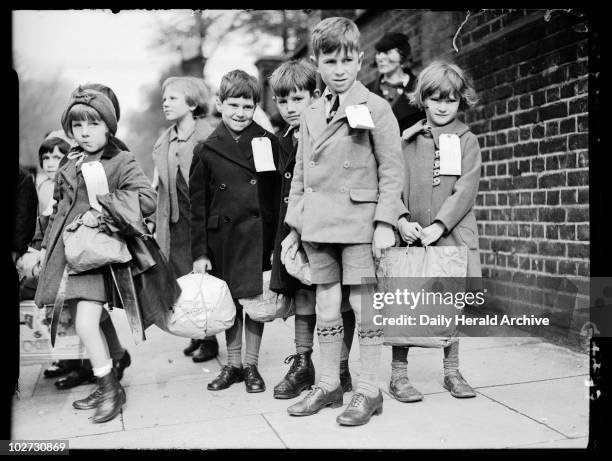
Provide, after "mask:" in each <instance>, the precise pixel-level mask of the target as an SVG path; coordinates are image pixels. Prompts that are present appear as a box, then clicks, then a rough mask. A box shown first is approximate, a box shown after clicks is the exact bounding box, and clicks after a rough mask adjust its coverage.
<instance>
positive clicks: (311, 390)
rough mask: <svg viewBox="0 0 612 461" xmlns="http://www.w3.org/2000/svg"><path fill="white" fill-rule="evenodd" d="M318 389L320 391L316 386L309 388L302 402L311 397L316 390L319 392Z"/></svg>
mask: <svg viewBox="0 0 612 461" xmlns="http://www.w3.org/2000/svg"><path fill="white" fill-rule="evenodd" d="M319 389H320V387H318V386H312V387H311V388H310V390H309V391H308V393H307V394H306V397H304V400H306V399H307V398H309V397H312V396H313V395H314V394H315V392H317V390H319Z"/></svg>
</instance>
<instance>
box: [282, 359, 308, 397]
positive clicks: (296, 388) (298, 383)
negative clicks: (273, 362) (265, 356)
mask: <svg viewBox="0 0 612 461" xmlns="http://www.w3.org/2000/svg"><path fill="white" fill-rule="evenodd" d="M311 354H312V352H304V353H298V354H294V355H290V356H289V357H287V358H285V363H289V362H292V363H291V367H290V368H289V371H288V372H287V374H286V375H285V377H284V378H283V380H282V381H281V382H280V383H278V384H277V385H276V386H274V398H275V399H292V398H294V397H297V396H298V395H300V394H301V393H302V391H303V390H304V389H307V388H309V387H310V386H312V385H313V384H314V380H315V369H314V365H313V364H312V360H311V358H310V356H311Z"/></svg>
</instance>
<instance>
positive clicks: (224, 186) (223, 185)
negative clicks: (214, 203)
mask: <svg viewBox="0 0 612 461" xmlns="http://www.w3.org/2000/svg"><path fill="white" fill-rule="evenodd" d="M226 187H227V186H226V185H225V184H220V185H219V190H225V188H226Z"/></svg>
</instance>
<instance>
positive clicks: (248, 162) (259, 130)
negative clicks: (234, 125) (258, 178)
mask: <svg viewBox="0 0 612 461" xmlns="http://www.w3.org/2000/svg"><path fill="white" fill-rule="evenodd" d="M267 135H268V132H267V131H266V130H265V129H264V128H263V127H261V126H260V125H258V124H257V123H256V122H253V123H251V124H250V125H249V126H248V127H246V128H245V129H244V130H243V131H242V133H240V138H238V141H236V140H235V139H234V138H233V137H232V135H231V134H230V132H229V130H228V129H227V127H226V126H225V123H223V121H221V122H220V123H219V125H218V126H217V128H216V129H215V131H213V132H212V134H211V135H210V136H209V137H208V139H206V141H204V144H205V145H206V146H207V147H209V148H210V149H212V150H214V151H215V152H216V153H217V154H219V155H221V156H222V157H224V158H226V159H227V160H229V161H231V162H234V163H236V164H237V165H240V166H241V167H243V168H246V169H248V170H249V171H251V172H253V173H255V172H256V171H255V162H254V161H253V149H252V148H251V140H252V139H253V138H257V137H263V136H267Z"/></svg>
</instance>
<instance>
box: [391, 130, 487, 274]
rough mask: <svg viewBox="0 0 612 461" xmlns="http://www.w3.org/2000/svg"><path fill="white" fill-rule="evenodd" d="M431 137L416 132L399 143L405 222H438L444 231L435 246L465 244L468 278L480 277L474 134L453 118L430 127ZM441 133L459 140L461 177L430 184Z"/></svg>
mask: <svg viewBox="0 0 612 461" xmlns="http://www.w3.org/2000/svg"><path fill="white" fill-rule="evenodd" d="M431 131H432V134H433V138H428V137H426V136H424V135H422V134H420V133H419V134H417V135H416V136H414V137H413V138H411V140H410V142H408V143H405V144H404V146H403V155H404V160H405V166H406V182H405V184H404V191H403V193H402V199H403V200H404V204H405V205H406V208H407V209H408V211H409V213H410V217H409V218H408V220H409V221H417V222H418V223H419V224H420V225H421V226H423V227H426V226H429V225H430V224H432V223H433V222H434V221H440V222H441V223H442V224H444V226H445V227H446V231H445V232H444V234H442V236H441V237H440V239H439V240H438V241H437V242H436V243H435V245H436V246H466V247H467V248H468V268H467V276H468V277H481V267H480V258H479V255H478V228H477V226H476V216H475V215H474V209H473V208H474V203H475V201H476V195H477V194H478V185H479V182H480V166H481V158H480V147H479V145H478V139H477V138H476V135H474V133H472V132H471V131H470V129H469V128H468V127H467V126H466V125H465V124H463V123H462V122H460V121H459V120H455V121H453V122H451V123H449V124H448V125H446V126H444V127H441V128H432V130H431ZM441 133H452V134H456V135H458V136H459V139H460V142H461V176H442V175H440V176H439V178H440V184H439V185H437V186H435V187H434V186H433V184H432V181H433V162H434V150H435V149H436V148H437V146H438V138H439V137H440V134H441Z"/></svg>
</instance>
